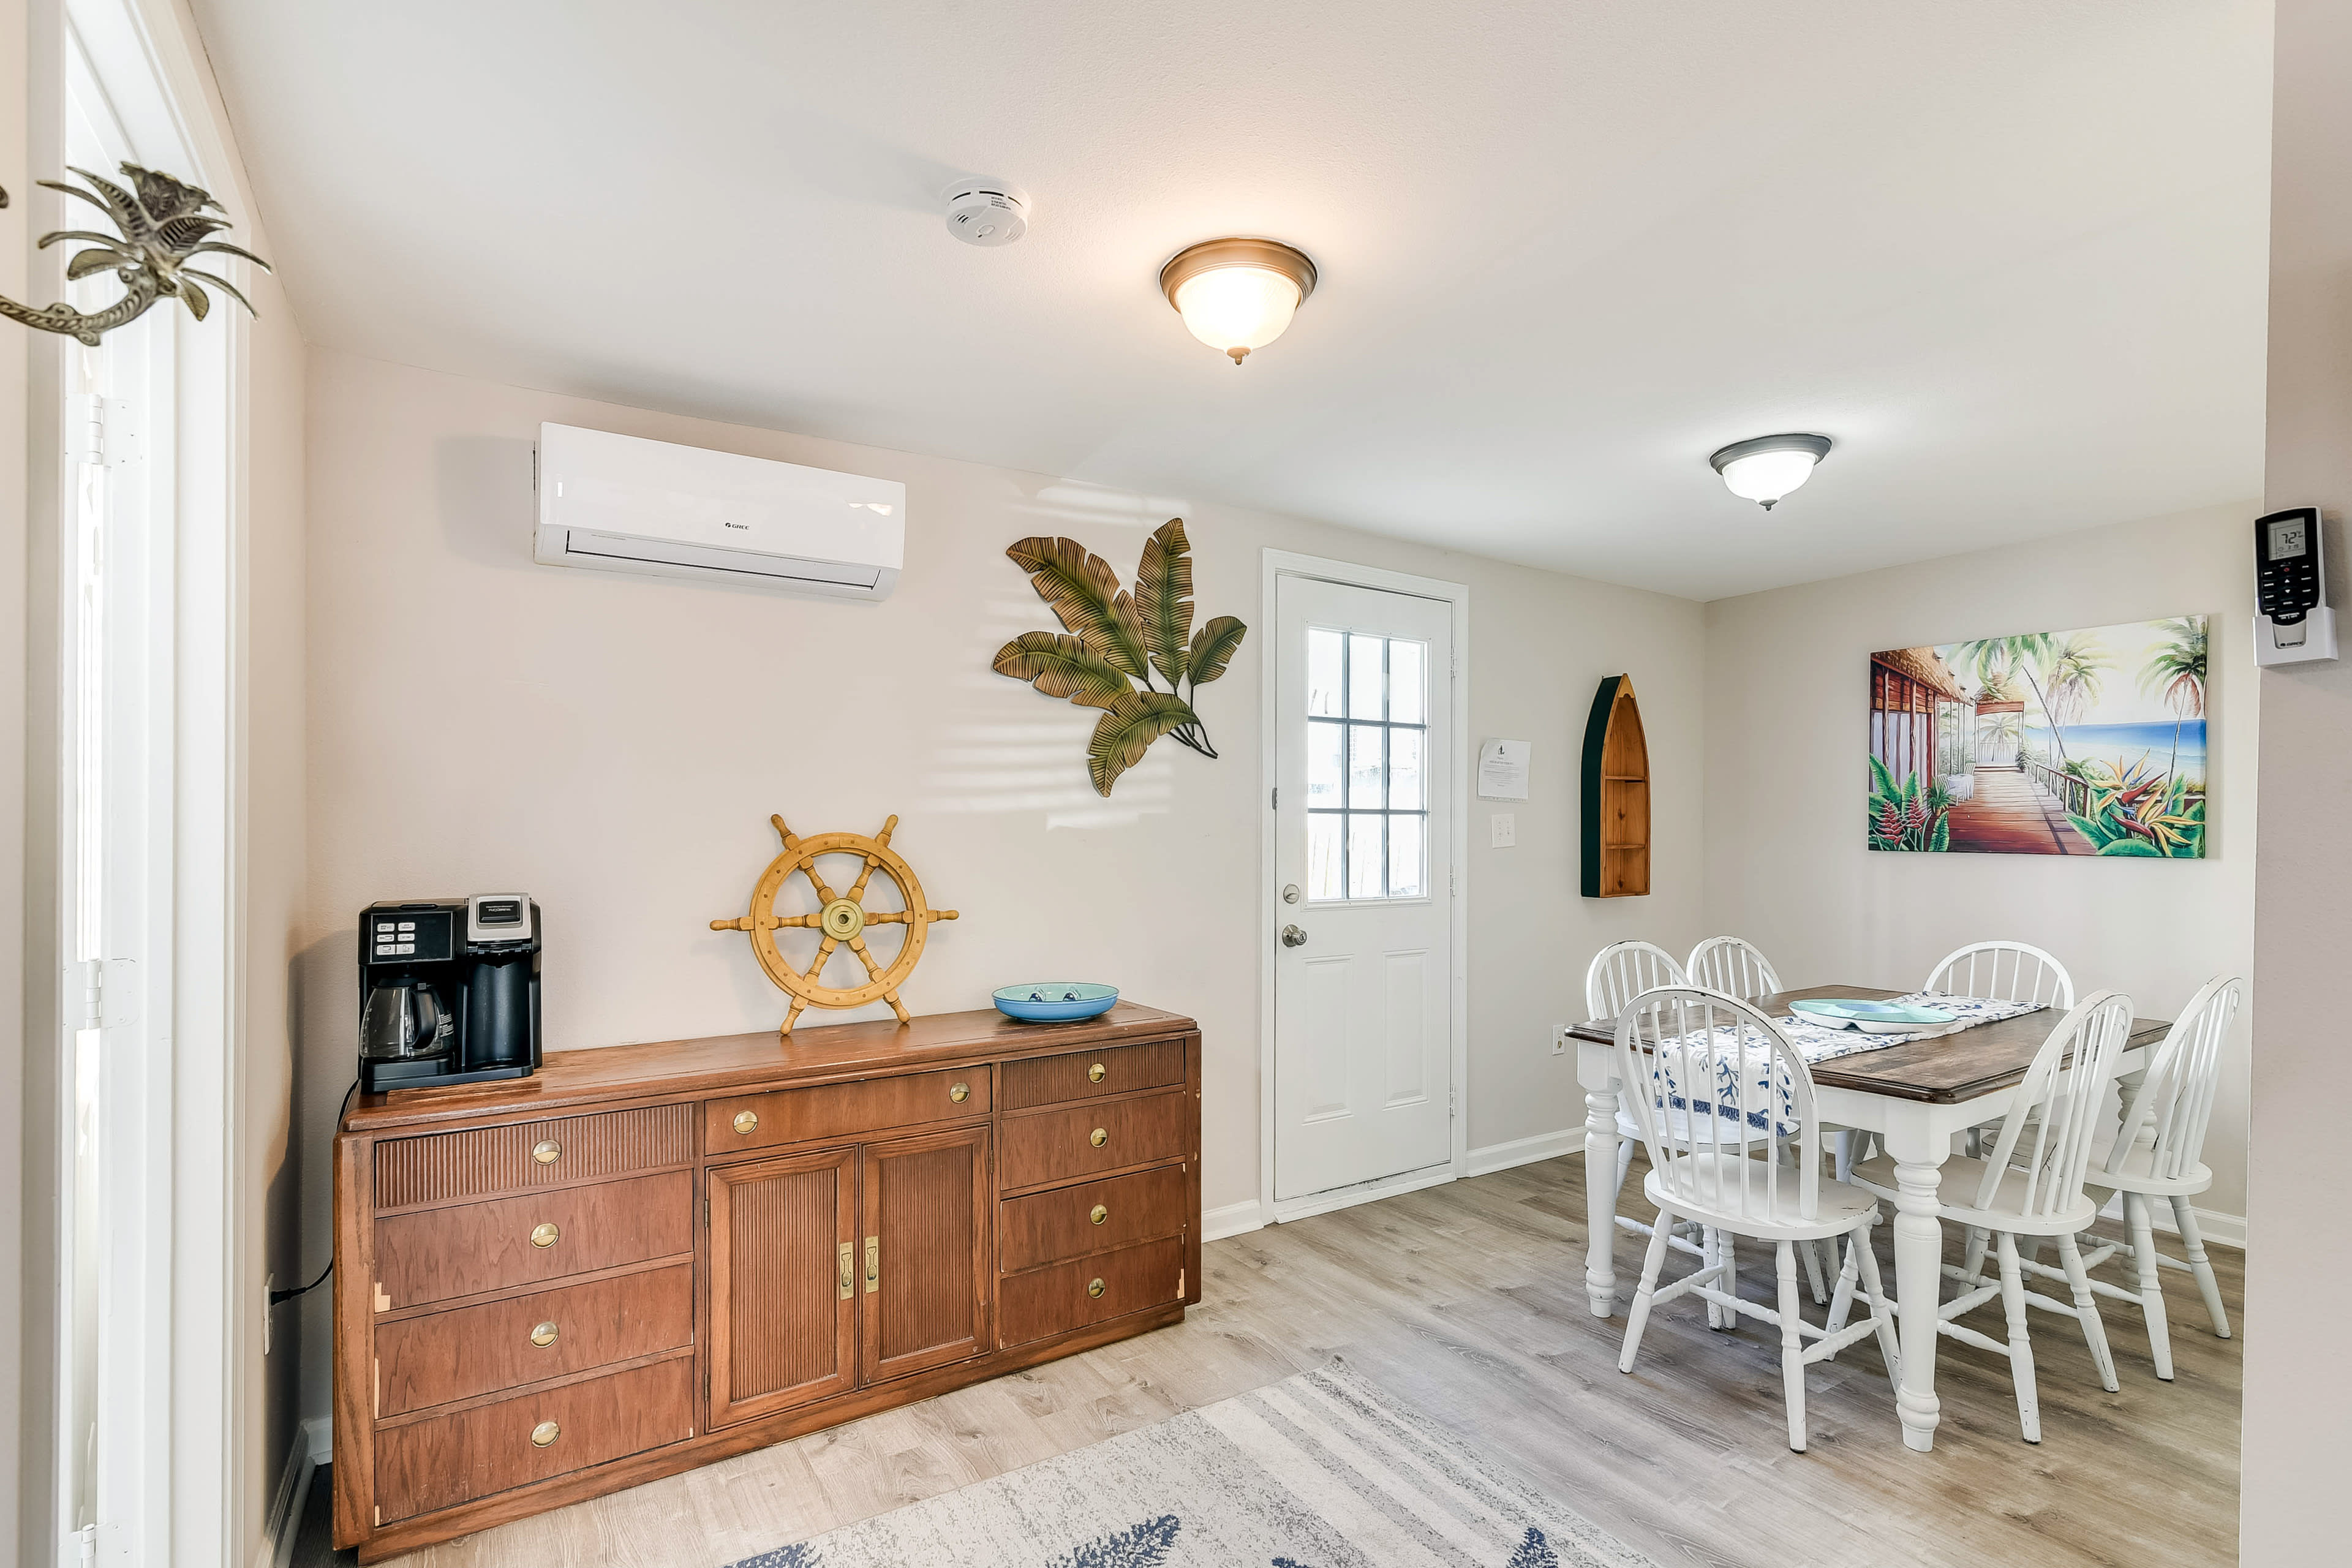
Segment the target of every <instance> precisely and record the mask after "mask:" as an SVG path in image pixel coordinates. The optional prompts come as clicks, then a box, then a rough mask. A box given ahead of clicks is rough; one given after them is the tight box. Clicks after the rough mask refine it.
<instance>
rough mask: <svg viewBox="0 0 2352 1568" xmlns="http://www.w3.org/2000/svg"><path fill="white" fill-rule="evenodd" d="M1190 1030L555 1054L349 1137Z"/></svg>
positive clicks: (400, 1094)
mask: <svg viewBox="0 0 2352 1568" xmlns="http://www.w3.org/2000/svg"><path fill="white" fill-rule="evenodd" d="M1195 1027H1196V1026H1195V1025H1194V1024H1193V1022H1192V1019H1190V1018H1186V1017H1181V1016H1178V1015H1176V1014H1174V1013H1163V1012H1161V1011H1160V1009H1158V1008H1157V1007H1143V1006H1139V1005H1136V1004H1135V1003H1132V1002H1118V1003H1115V1004H1113V1005H1112V1006H1111V1010H1110V1011H1109V1012H1108V1013H1105V1014H1103V1015H1102V1016H1100V1017H1096V1018H1086V1019H1080V1020H1077V1021H1076V1022H1072V1023H1066V1024H1024V1023H1021V1022H1018V1021H1016V1020H1014V1019H1012V1018H1008V1017H1006V1016H1004V1015H1003V1014H1002V1013H1000V1012H998V1011H997V1010H996V1009H995V1008H993V1007H985V1008H981V1009H979V1010H977V1011H974V1012H970V1013H931V1014H927V1015H925V1016H921V1017H918V1018H916V1019H915V1020H914V1021H912V1022H911V1023H906V1024H901V1023H899V1022H898V1021H897V1020H896V1019H891V1018H883V1019H878V1020H876V1021H874V1022H872V1023H863V1024H819V1025H816V1026H803V1027H801V1028H799V1029H795V1030H794V1031H793V1033H792V1034H791V1035H790V1036H789V1037H787V1036H782V1035H779V1034H777V1033H776V1031H775V1030H773V1029H762V1030H761V1031H760V1032H759V1033H757V1034H751V1035H717V1036H712V1037H709V1038H706V1039H699V1040H654V1041H648V1042H646V1043H645V1044H642V1045H634V1046H599V1047H592V1048H590V1049H587V1050H577V1051H550V1052H549V1053H548V1054H547V1059H546V1061H545V1062H544V1063H543V1064H541V1067H540V1069H539V1070H538V1071H537V1072H535V1073H533V1074H531V1075H530V1077H529V1078H506V1079H489V1080H488V1081H486V1082H482V1083H461V1084H452V1085H450V1086H449V1087H447V1088H446V1089H394V1090H393V1091H392V1092H391V1093H389V1094H363V1095H361V1096H359V1097H358V1102H357V1103H356V1104H354V1105H353V1106H352V1110H351V1113H350V1114H349V1115H347V1116H346V1117H344V1118H343V1131H346V1132H374V1131H382V1130H383V1129H386V1128H394V1127H404V1126H411V1125H414V1124H415V1123H417V1122H420V1121H433V1122H446V1121H452V1120H461V1119H467V1118H472V1117H483V1118H492V1117H498V1118H510V1117H513V1116H514V1115H516V1114H517V1113H520V1114H522V1115H526V1116H529V1115H535V1114H537V1113H539V1112H541V1111H553V1110H561V1109H563V1108H566V1107H571V1106H579V1105H591V1104H596V1103H599V1102H603V1101H609V1100H621V1099H628V1098H633V1097H637V1096H645V1097H649V1098H661V1099H697V1098H699V1097H701V1096H703V1095H706V1094H727V1093H731V1092H734V1091H736V1090H738V1089H747V1088H751V1087H752V1086H755V1085H756V1086H758V1087H761V1088H767V1087H771V1086H782V1085H786V1084H794V1083H803V1082H813V1081H821V1080H824V1079H855V1078H871V1077H874V1076H876V1075H877V1074H881V1073H896V1072H908V1071H913V1070H915V1069H918V1068H948V1067H957V1066H961V1065H962V1064H964V1063H967V1062H979V1061H990V1060H997V1059H1001V1058H1007V1057H1021V1056H1045V1055H1051V1054H1052V1053H1054V1052H1056V1051H1066V1050H1067V1051H1083V1050H1087V1049H1089V1048H1094V1047H1104V1046H1116V1045H1123V1044H1126V1043H1127V1042H1129V1041H1131V1040H1141V1039H1147V1038H1153V1037H1164V1036H1167V1035H1181V1034H1189V1033H1191V1032H1192V1029H1193V1028H1195Z"/></svg>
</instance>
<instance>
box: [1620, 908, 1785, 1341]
mask: <svg viewBox="0 0 2352 1568" xmlns="http://www.w3.org/2000/svg"><path fill="white" fill-rule="evenodd" d="M1728 946H1737V947H1738V948H1739V949H1741V950H1742V951H1744V952H1746V953H1747V954H1748V955H1749V956H1750V959H1752V962H1747V963H1743V961H1741V960H1740V959H1738V957H1736V956H1734V955H1730V954H1727V953H1725V952H1724V951H1723V950H1724V949H1725V948H1726V947H1728ZM1702 955H1706V956H1708V957H1709V958H1710V959H1711V961H1712V963H1714V965H1715V966H1716V968H1715V973H1718V974H1720V975H1721V976H1722V977H1724V978H1727V979H1736V978H1737V974H1736V973H1735V970H1738V969H1745V970H1746V971H1748V973H1751V974H1752V973H1754V972H1756V971H1759V970H1760V971H1761V973H1763V975H1764V976H1765V977H1767V978H1768V979H1769V981H1770V982H1771V984H1769V985H1768V986H1767V987H1766V988H1765V989H1764V990H1763V991H1762V992H1761V993H1760V994H1761V995H1766V996H1769V995H1770V994H1773V993H1774V992H1776V991H1778V990H1779V989H1780V984H1779V977H1778V976H1777V975H1774V974H1773V973H1772V966H1771V964H1770V963H1767V962H1766V961H1765V958H1764V955H1763V954H1762V953H1760V952H1757V951H1756V950H1755V949H1754V948H1752V947H1749V946H1748V944H1747V943H1746V942H1742V941H1740V939H1739V938H1738V937H1736V936H1719V937H1710V938H1708V939H1707V940H1706V941H1705V942H1700V943H1699V944H1698V945H1697V946H1696V947H1695V948H1693V949H1692V950H1691V959H1692V961H1693V963H1696V962H1698V961H1699V960H1700V958H1701V957H1702ZM1691 980H1697V983H1698V984H1700V985H1703V986H1705V987H1706V989H1708V990H1710V991H1719V990H1723V989H1724V988H1723V987H1721V986H1718V985H1715V984H1711V983H1710V982H1709V981H1707V980H1704V979H1698V977H1697V975H1696V973H1694V972H1685V970H1684V969H1683V967H1682V966H1681V965H1679V964H1677V963H1675V959H1674V955H1673V954H1672V953H1670V952H1666V950H1665V949H1664V948H1662V947H1659V946H1657V945H1656V944H1655V943H1654V942H1612V943H1611V944H1610V945H1609V946H1607V947H1604V948H1602V949H1601V951H1600V952H1597V953H1595V954H1594V955H1593V958H1592V964H1591V967H1590V968H1589V969H1587V970H1586V971H1585V973H1584V1005H1585V1008H1586V1010H1587V1011H1588V1012H1589V1013H1590V1014H1591V1016H1593V1017H1595V1018H1615V1017H1620V1016H1622V1015H1623V1014H1624V1012H1625V1009H1626V1008H1628V1007H1630V1006H1632V1005H1633V998H1634V997H1636V996H1638V995H1640V994H1642V993H1643V992H1644V991H1650V990H1654V989H1656V988H1657V987H1658V986H1661V985H1680V984H1685V983H1686V982H1688V981H1691ZM1728 994H1731V995H1735V996H1740V997H1741V1000H1743V1001H1752V1000H1754V999H1755V998H1754V997H1750V996H1745V995H1742V994H1741V993H1739V992H1737V991H1734V992H1730V993H1728ZM1670 1135H1672V1136H1676V1137H1679V1136H1680V1134H1679V1133H1678V1132H1676V1133H1671V1134H1670ZM1641 1139H1642V1131H1641V1129H1640V1128H1639V1127H1637V1126H1636V1125H1635V1124H1634V1121H1633V1115H1632V1113H1631V1112H1629V1111H1628V1110H1625V1108H1624V1104H1623V1102H1622V1100H1621V1101H1620V1102H1619V1104H1618V1108H1617V1173H1616V1174H1617V1185H1618V1186H1619V1187H1620V1188H1622V1187H1623V1186H1624V1184H1625V1173H1626V1172H1627V1171H1629V1170H1631V1169H1632V1168H1633V1145H1634V1144H1636V1143H1638V1142H1641ZM1617 1224H1618V1226H1619V1227H1620V1228H1622V1229H1624V1230H1630V1231H1632V1232H1633V1234H1634V1235H1636V1236H1647V1235H1649V1234H1650V1227H1649V1226H1646V1225H1644V1224H1643V1223H1642V1222H1641V1221H1640V1220H1638V1219H1634V1218H1632V1217H1631V1216H1629V1215H1618V1216H1617ZM1672 1245H1673V1246H1675V1247H1677V1248H1680V1249H1681V1250H1684V1251H1688V1252H1695V1253H1696V1252H1700V1251H1701V1250H1702V1248H1701V1247H1700V1246H1698V1245H1697V1244H1694V1243H1691V1242H1690V1241H1688V1240H1687V1239H1686V1238H1685V1237H1675V1239H1674V1241H1673V1243H1672ZM1710 1245H1720V1246H1721V1247H1722V1248H1723V1257H1722V1262H1723V1264H1724V1267H1725V1268H1726V1270H1727V1273H1728V1274H1729V1276H1730V1279H1731V1280H1732V1289H1733V1290H1734V1293H1735V1294H1737V1285H1738V1274H1739V1265H1738V1256H1737V1253H1736V1250H1735V1248H1734V1247H1733V1246H1732V1244H1731V1243H1730V1242H1729V1241H1728V1240H1727V1239H1726V1238H1721V1237H1717V1238H1715V1240H1714V1242H1713V1243H1711V1244H1710ZM1804 1254H1805V1277H1806V1283H1807V1284H1808V1285H1809V1286H1810V1287H1811V1289H1812V1292H1813V1300H1814V1301H1815V1302H1817V1303H1818V1302H1822V1301H1826V1300H1829V1287H1828V1285H1827V1283H1826V1276H1825V1275H1824V1273H1823V1272H1822V1262H1821V1258H1820V1257H1819V1256H1818V1254H1817V1253H1816V1252H1815V1249H1814V1248H1812V1247H1806V1248H1805V1249H1804ZM1707 1326H1708V1327H1709V1328H1719V1329H1737V1328H1738V1326H1739V1320H1738V1318H1737V1317H1736V1316H1734V1315H1732V1314H1730V1313H1727V1312H1720V1313H1719V1312H1717V1310H1716V1309H1715V1308H1713V1307H1712V1306H1710V1307H1709V1308H1708V1309H1707Z"/></svg>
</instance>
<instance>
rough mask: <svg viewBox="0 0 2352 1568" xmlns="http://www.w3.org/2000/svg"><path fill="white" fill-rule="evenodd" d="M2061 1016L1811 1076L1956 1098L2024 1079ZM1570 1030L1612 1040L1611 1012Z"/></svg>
mask: <svg viewBox="0 0 2352 1568" xmlns="http://www.w3.org/2000/svg"><path fill="white" fill-rule="evenodd" d="M1907 994H1909V993H1907V992H1903V991H1885V990H1881V989H1879V988H1878V987H1876V986H1873V985H1814V986H1810V987H1807V988H1806V989H1804V990H1801V991H1783V992H1781V993H1780V994H1779V995H1778V996H1772V997H1768V998H1766V1000H1765V1001H1764V1003H1763V1005H1762V1010H1763V1011H1764V1012H1765V1013H1767V1014H1771V1015H1775V1016H1777V1015H1779V1014H1782V1013H1786V1012H1787V1011H1788V1010H1789V1004H1790V1003H1791V1002H1797V1001H1802V1000H1805V999H1807V998H1810V997H1815V996H1853V997H1858V998H1861V999H1864V1000H1867V1001H1874V1002H1876V1001H1885V999H1886V998H1887V997H1890V996H1903V995H1907ZM2064 1016H2066V1015H2065V1012H2064V1010H2063V1009H2062V1008H2057V1007H2044V1008H2043V1009H2042V1010H2041V1011H2040V1012H2038V1013H2023V1014H2020V1015H2019V1016H2016V1017H2014V1018H2000V1019H1996V1020H1995V1021H1994V1022H1992V1023H1990V1024H1979V1025H1978V1026H1976V1027H1974V1028H1972V1029H1962V1030H1961V1031H1960V1032H1959V1033H1958V1034H1957V1035H1938V1036H1937V1037H1935V1038H1933V1039H1927V1040H1913V1041H1911V1042H1910V1043H1909V1044H1907V1045H1901V1046H1889V1047H1886V1048H1885V1050H1878V1051H1863V1052H1861V1053H1859V1054H1857V1055H1854V1056H1850V1057H1839V1058H1836V1059H1835V1060H1833V1061H1826V1062H1822V1063H1820V1064H1818V1065H1816V1066H1815V1067H1814V1068H1813V1082H1815V1083H1816V1084H1818V1085H1820V1086H1821V1087H1822V1088H1823V1089H1859V1090H1861V1091H1862V1092H1863V1093H1864V1094H1883V1095H1885V1096H1887V1097H1888V1098H1889V1099H1892V1100H1924V1101H1926V1102H1927V1104H1930V1105H1957V1104H1958V1103H1959V1102H1960V1101H1961V1100H1974V1099H1976V1098H1977V1097H1978V1096H1979V1095H1986V1094H1990V1093H1992V1092H1993V1091H1994V1090H1995V1089H2007V1088H2009V1087H2010V1086H2011V1084H2013V1083H2016V1082H2018V1081H2019V1080H2020V1079H2023V1078H2024V1077H2025V1069H2026V1068H2029V1067H2032V1065H2033V1057H2034V1053H2035V1052H2037V1051H2039V1050H2040V1049H2041V1048H2042V1044H2043V1042H2045V1041H2047V1040H2048V1039H2049V1038H2050V1031H2051V1030H2053V1029H2054V1028H2056V1027H2057V1026H2058V1020H2059V1019H2061V1018H2063V1017H2064ZM2171 1027H2172V1025H2171V1023H2170V1022H2169V1021H2168V1020H2166V1019H2162V1018H2134V1019H2133V1020H2132V1031H2131V1039H2130V1042H2129V1043H2130V1045H2132V1046H2152V1045H2154V1044H2156V1043H2157V1042H2158V1040H2161V1039H2162V1038H2164V1033H2165V1031H2166V1030H2168V1029H2169V1028H2171ZM1569 1035H1570V1037H1572V1038H1574V1039H1578V1040H1581V1041H1584V1042H1585V1043H1586V1044H1588V1045H1599V1046H1610V1045H1615V1044H1616V1043H1617V1024H1616V1020H1614V1019H1612V1018H1596V1019H1594V1020H1592V1021H1591V1022H1590V1023H1585V1024H1579V1025H1577V1026H1575V1027H1574V1028H1572V1029H1570V1030H1569Z"/></svg>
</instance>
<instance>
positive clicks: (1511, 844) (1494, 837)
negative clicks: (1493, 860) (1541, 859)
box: [1486, 811, 1519, 849]
mask: <svg viewBox="0 0 2352 1568" xmlns="http://www.w3.org/2000/svg"><path fill="white" fill-rule="evenodd" d="M1486 826H1487V830H1488V832H1489V834H1490V837H1488V839H1487V841H1486V847H1488V848H1490V849H1510V848H1515V847H1517V845H1518V842H1519V818H1518V814H1517V813H1516V812H1509V811H1498V812H1496V813H1495V814H1494V815H1493V816H1489V817H1488V818H1487V819H1486Z"/></svg>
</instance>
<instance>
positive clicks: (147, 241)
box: [0, 163, 269, 348]
mask: <svg viewBox="0 0 2352 1568" xmlns="http://www.w3.org/2000/svg"><path fill="white" fill-rule="evenodd" d="M70 173H72V174H79V175H80V176H81V178H82V180H83V181H84V182H85V183H87V184H89V190H87V191H85V190H83V189H81V187H80V186H79V185H68V184H65V183H64V182H62V181H59V180H43V181H41V182H40V183H41V184H43V185H45V186H47V188H48V189H50V190H53V191H62V192H64V193H65V194H66V195H69V196H78V197H79V198H80V199H81V200H83V201H86V202H88V203H89V205H92V206H94V207H96V208H98V209H99V210H100V212H102V213H104V214H106V216H107V217H108V218H109V219H110V220H111V221H112V223H113V225H114V226H115V229H116V231H117V232H116V233H114V234H100V233H99V232H98V231H97V230H95V229H87V228H64V229H58V230H57V231H56V232H54V233H51V234H45V235H43V236H41V240H40V243H41V247H42V248H43V249H45V250H46V249H47V248H48V247H50V246H52V245H56V244H58V242H60V241H62V240H79V241H81V242H82V243H83V244H85V245H87V246H89V249H87V250H83V251H80V252H79V253H77V254H76V255H75V257H74V258H73V259H72V260H71V261H68V263H66V277H67V278H68V279H82V278H89V277H93V276H95V275H97V274H98V273H100V272H111V273H113V274H114V275H115V276H116V277H117V278H119V279H121V281H122V287H123V289H124V290H125V292H124V294H123V296H122V298H121V299H120V300H116V301H115V302H114V303H113V304H111V305H109V306H108V307H106V309H104V310H92V311H87V312H85V311H81V310H75V309H74V308H73V307H72V306H70V305H68V304H64V303H62V302H61V303H58V304H55V305H51V306H49V307H48V308H47V309H46V310H34V309H33V308H32V307H31V306H29V305H19V304H18V303H16V301H15V300H10V299H5V298H0V316H5V317H7V318H8V319H9V320H10V321H22V322H24V323H25V325H26V326H28V327H37V328H39V329H40V330H41V331H45V332H62V333H64V334H65V335H66V336H68V337H71V338H74V339H77V340H79V341H80V342H85V343H88V344H89V346H90V347H92V348H96V347H97V346H98V341H99V339H100V338H101V337H103V336H104V335H105V334H106V333H108V332H110V331H113V330H114V329H115V328H117V327H120V326H124V325H127V324H128V323H130V322H131V321H137V320H138V319H139V318H140V317H142V316H143V315H145V314H146V313H147V311H148V310H149V309H150V308H151V307H152V306H153V305H154V303H155V302H156V301H157V300H179V301H180V302H181V303H182V304H184V305H185V306H186V307H187V308H188V313H189V314H190V315H192V316H194V317H195V319H196V320H198V321H203V320H204V319H205V317H206V316H207V315H209V314H211V312H212V308H213V302H212V296H211V295H210V294H208V293H207V292H206V291H205V288H206V286H207V285H209V286H210V287H212V288H214V289H219V290H220V291H221V292H222V293H224V294H226V295H227V296H228V297H229V298H230V299H232V300H236V302H237V303H238V304H240V305H242V306H244V307H245V309H246V313H247V315H251V316H258V315H259V314H260V312H259V311H257V310H254V308H253V301H252V300H248V299H247V298H246V297H245V296H244V295H243V294H242V293H240V292H239V291H238V290H237V287H236V284H234V283H231V282H230V281H229V280H228V279H226V278H223V277H221V276H220V275H219V274H217V273H213V272H206V271H203V270H201V269H199V268H194V267H192V266H190V265H189V262H191V261H192V260H194V258H198V257H203V256H241V257H243V258H245V259H246V260H247V261H250V262H252V263H253V264H254V265H255V266H256V267H258V268H261V269H262V270H263V271H264V272H267V271H268V270H269V263H268V262H267V261H264V260H262V259H261V258H259V257H258V256H256V255H254V254H253V252H251V251H250V250H247V249H246V248H244V247H242V246H236V245H231V244H229V243H228V242H227V241H226V240H223V239H215V238H214V236H215V235H216V234H218V233H219V232H220V231H221V230H223V229H225V228H228V227H230V226H231V225H230V223H229V220H228V219H227V218H226V217H214V216H210V214H209V213H207V212H206V210H205V209H207V208H210V209H211V212H214V213H217V212H223V211H225V210H226V209H225V208H223V207H222V205H220V203H218V202H216V201H215V200H214V199H213V196H212V193H211V192H209V191H206V190H202V189H200V188H198V187H197V186H194V185H191V184H186V183H184V182H183V181H180V180H175V179H173V177H172V176H171V175H169V174H157V173H156V172H155V171H154V170H152V169H142V168H141V167H140V166H139V165H138V164H136V163H125V164H123V165H122V174H123V175H124V177H125V178H127V179H128V180H130V182H131V189H129V190H125V189H123V188H122V187H121V185H118V184H115V183H114V182H113V181H111V180H105V179H101V178H100V177H99V176H98V175H96V174H91V173H90V172H89V170H87V169H74V170H71V171H70ZM93 193H94V194H93ZM6 205H8V193H7V192H6V191H0V207H5V206H6Z"/></svg>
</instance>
